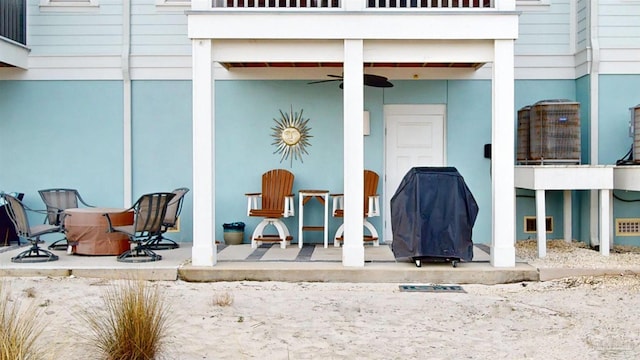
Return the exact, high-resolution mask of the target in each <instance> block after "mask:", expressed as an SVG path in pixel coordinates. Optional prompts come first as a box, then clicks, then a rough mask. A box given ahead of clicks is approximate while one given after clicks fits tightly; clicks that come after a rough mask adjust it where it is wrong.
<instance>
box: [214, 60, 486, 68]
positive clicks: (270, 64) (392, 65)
mask: <svg viewBox="0 0 640 360" xmlns="http://www.w3.org/2000/svg"><path fill="white" fill-rule="evenodd" d="M221 64H222V66H224V67H225V68H227V69H230V68H317V67H329V68H341V67H342V66H343V64H342V63H341V62H224V63H221ZM484 64H485V63H464V62H424V63H418V62H410V63H380V62H376V63H364V67H365V68H472V69H479V68H480V67H482V66H483V65H484Z"/></svg>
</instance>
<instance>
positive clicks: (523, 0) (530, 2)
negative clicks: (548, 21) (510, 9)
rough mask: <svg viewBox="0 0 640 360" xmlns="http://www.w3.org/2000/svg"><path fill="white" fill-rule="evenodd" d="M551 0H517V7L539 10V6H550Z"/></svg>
mask: <svg viewBox="0 0 640 360" xmlns="http://www.w3.org/2000/svg"><path fill="white" fill-rule="evenodd" d="M549 6H551V0H516V9H524V10H538V9H537V8H545V9H546V8H548V7H549Z"/></svg>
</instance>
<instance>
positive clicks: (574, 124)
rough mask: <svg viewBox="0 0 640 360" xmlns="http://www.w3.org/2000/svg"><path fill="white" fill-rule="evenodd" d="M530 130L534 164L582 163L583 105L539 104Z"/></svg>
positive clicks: (531, 115) (532, 118) (549, 102)
mask: <svg viewBox="0 0 640 360" xmlns="http://www.w3.org/2000/svg"><path fill="white" fill-rule="evenodd" d="M529 128H530V129H529V132H530V137H529V150H530V153H529V155H530V163H533V164H580V162H581V156H580V153H581V149H580V103H578V102H573V101H570V100H543V101H539V102H537V103H535V104H534V105H533V106H532V107H531V112H530V114H529ZM639 145H640V143H639Z"/></svg>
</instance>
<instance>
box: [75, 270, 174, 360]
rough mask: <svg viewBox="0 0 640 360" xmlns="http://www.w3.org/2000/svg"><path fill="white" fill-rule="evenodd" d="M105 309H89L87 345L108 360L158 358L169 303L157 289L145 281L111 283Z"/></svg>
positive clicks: (165, 334)
mask: <svg viewBox="0 0 640 360" xmlns="http://www.w3.org/2000/svg"><path fill="white" fill-rule="evenodd" d="M103 301H104V309H88V310H87V311H86V312H85V313H84V318H85V320H86V321H87V322H88V324H89V328H90V330H91V331H90V335H89V338H88V340H89V345H90V346H92V347H93V348H95V349H97V350H98V351H99V352H100V353H102V354H103V355H104V357H105V358H106V359H109V360H134V359H135V360H138V359H157V358H159V357H160V355H161V353H162V350H163V347H164V346H165V345H166V340H167V335H168V325H169V323H168V315H169V306H168V305H167V303H166V302H165V300H164V298H163V294H162V293H161V291H160V289H159V288H158V287H157V286H155V285H153V284H151V283H149V282H145V281H136V280H126V281H120V282H116V283H114V285H112V286H110V287H109V288H108V289H107V290H106V291H105V296H104V298H103Z"/></svg>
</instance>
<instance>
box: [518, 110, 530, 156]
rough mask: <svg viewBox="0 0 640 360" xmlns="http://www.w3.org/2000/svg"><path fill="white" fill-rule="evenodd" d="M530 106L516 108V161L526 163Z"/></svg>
mask: <svg viewBox="0 0 640 360" xmlns="http://www.w3.org/2000/svg"><path fill="white" fill-rule="evenodd" d="M530 112H531V106H529V105H527V106H525V107H523V108H521V109H520V110H518V138H517V144H518V148H517V152H516V163H518V164H527V163H528V161H529V136H530V134H529V114H530Z"/></svg>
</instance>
